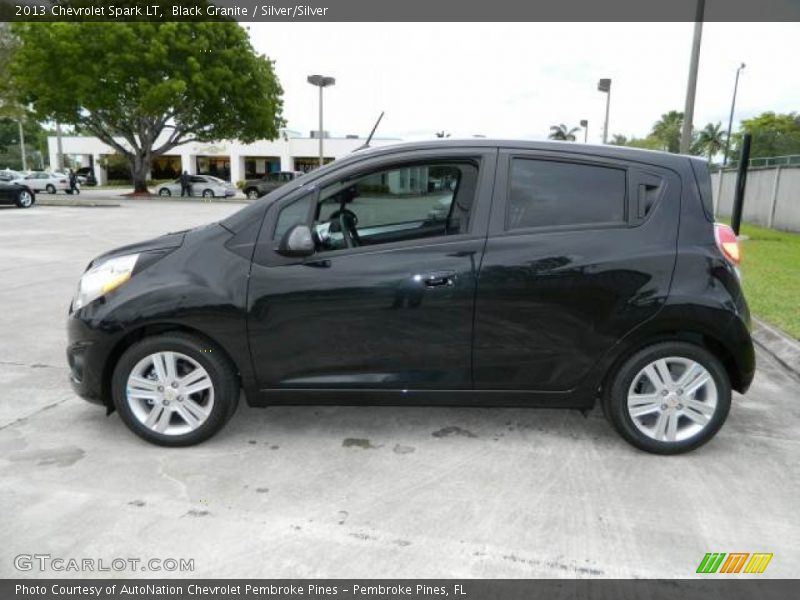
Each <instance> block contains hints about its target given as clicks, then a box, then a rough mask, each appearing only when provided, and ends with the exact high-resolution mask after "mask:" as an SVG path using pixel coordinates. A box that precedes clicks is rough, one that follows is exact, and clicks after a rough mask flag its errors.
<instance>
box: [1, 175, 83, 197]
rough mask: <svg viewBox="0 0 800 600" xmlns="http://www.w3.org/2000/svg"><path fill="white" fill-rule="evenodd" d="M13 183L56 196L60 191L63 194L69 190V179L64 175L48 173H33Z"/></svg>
mask: <svg viewBox="0 0 800 600" xmlns="http://www.w3.org/2000/svg"><path fill="white" fill-rule="evenodd" d="M12 183H21V184H22V185H25V186H28V187H29V188H30V189H32V190H34V191H36V192H39V191H45V192H47V193H48V194H55V193H56V192H57V191H59V190H61V191H62V192H63V191H66V190H67V188H69V178H68V177H67V176H66V175H65V174H64V173H48V172H46V171H33V172H32V173H30V174H29V175H25V177H22V178H20V179H14V180H13V181H12Z"/></svg>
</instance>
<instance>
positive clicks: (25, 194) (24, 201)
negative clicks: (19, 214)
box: [19, 190, 33, 208]
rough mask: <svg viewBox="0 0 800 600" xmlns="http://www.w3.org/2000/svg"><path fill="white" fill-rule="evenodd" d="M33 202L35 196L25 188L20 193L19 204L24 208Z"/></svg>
mask: <svg viewBox="0 0 800 600" xmlns="http://www.w3.org/2000/svg"><path fill="white" fill-rule="evenodd" d="M31 204H33V198H32V197H31V193H30V192H29V191H27V190H23V191H21V192H20V193H19V205H20V206H21V207H22V208H28V207H29V206H30V205H31Z"/></svg>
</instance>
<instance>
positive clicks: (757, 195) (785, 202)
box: [711, 166, 800, 232]
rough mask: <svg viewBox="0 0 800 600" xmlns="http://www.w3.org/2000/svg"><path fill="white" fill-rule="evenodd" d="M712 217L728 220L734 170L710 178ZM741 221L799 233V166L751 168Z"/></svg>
mask: <svg viewBox="0 0 800 600" xmlns="http://www.w3.org/2000/svg"><path fill="white" fill-rule="evenodd" d="M711 187H712V189H713V191H714V214H715V215H718V216H722V217H730V216H731V212H732V210H733V196H734V192H735V188H736V170H727V171H717V172H716V173H712V175H711ZM742 220H743V221H746V222H748V223H753V224H755V225H761V226H763V227H774V228H775V229H785V230H787V231H798V232H800V166H788V167H764V168H751V169H750V170H749V171H748V173H747V186H746V187H745V193H744V207H743V209H742Z"/></svg>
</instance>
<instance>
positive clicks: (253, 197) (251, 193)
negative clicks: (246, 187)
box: [247, 190, 259, 200]
mask: <svg viewBox="0 0 800 600" xmlns="http://www.w3.org/2000/svg"><path fill="white" fill-rule="evenodd" d="M247 197H248V198H249V199H250V200H257V199H258V197H259V196H258V191H257V190H250V191H248V192H247Z"/></svg>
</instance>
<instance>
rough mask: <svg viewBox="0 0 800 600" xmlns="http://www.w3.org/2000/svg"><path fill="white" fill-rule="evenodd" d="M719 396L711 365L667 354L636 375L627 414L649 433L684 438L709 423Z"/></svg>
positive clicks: (672, 439) (664, 439)
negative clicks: (709, 370)
mask: <svg viewBox="0 0 800 600" xmlns="http://www.w3.org/2000/svg"><path fill="white" fill-rule="evenodd" d="M717 398H718V395H717V385H716V383H715V382H714V378H713V377H712V376H711V373H709V372H708V369H706V368H705V367H704V366H703V365H701V364H700V363H698V362H696V361H694V360H691V359H689V358H684V357H680V356H668V357H665V358H659V359H658V360H655V361H653V362H651V363H650V364H648V365H647V366H646V367H644V368H643V369H642V370H641V371H639V373H637V374H636V377H634V378H633V381H632V382H631V386H630V388H629V390H628V414H629V415H630V417H631V420H632V421H633V424H634V425H635V426H636V428H637V429H638V430H639V431H641V432H642V433H644V434H645V435H646V436H647V437H649V438H651V439H654V440H656V441H659V442H682V441H684V440H688V439H689V438H692V437H694V436H696V435H697V434H699V433H700V432H701V431H702V430H703V429H705V428H706V427H707V426H708V424H709V423H710V422H711V418H712V417H713V416H714V413H715V412H716V410H717Z"/></svg>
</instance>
